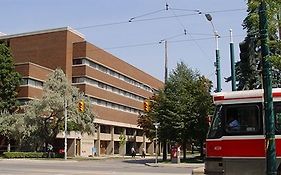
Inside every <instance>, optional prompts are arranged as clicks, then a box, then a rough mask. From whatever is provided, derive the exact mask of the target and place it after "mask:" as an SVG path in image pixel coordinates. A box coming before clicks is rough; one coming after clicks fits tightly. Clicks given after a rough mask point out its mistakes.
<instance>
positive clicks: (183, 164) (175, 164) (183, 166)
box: [145, 163, 204, 170]
mask: <svg viewBox="0 0 281 175" xmlns="http://www.w3.org/2000/svg"><path fill="white" fill-rule="evenodd" d="M145 165H146V166H150V167H176V168H196V169H199V168H201V167H202V168H203V170H204V164H198V163H197V164H195V163H194V164H187V163H174V164H172V163H145Z"/></svg>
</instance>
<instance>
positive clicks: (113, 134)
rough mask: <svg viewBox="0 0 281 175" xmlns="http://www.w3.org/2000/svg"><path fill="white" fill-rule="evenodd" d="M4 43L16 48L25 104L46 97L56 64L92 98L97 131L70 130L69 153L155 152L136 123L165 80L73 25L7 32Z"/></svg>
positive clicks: (21, 99)
mask: <svg viewBox="0 0 281 175" xmlns="http://www.w3.org/2000/svg"><path fill="white" fill-rule="evenodd" d="M0 41H2V42H3V41H5V42H6V43H7V44H8V46H9V47H10V48H11V51H12V54H13V57H14V61H15V65H16V70H17V71H18V72H20V74H21V75H22V76H23V82H22V84H21V86H20V91H19V95H18V99H19V100H20V101H21V102H22V103H25V102H26V101H28V100H32V99H37V98H40V97H41V96H42V87H43V84H44V81H45V80H46V79H47V77H48V74H49V73H51V72H52V71H54V70H55V69H56V68H61V69H62V70H63V71H64V72H65V74H66V76H67V78H68V79H69V80H70V81H71V82H72V85H73V86H76V87H78V88H79V89H80V90H82V91H83V92H84V93H85V95H86V96H88V97H90V99H91V102H92V104H93V111H94V112H95V113H96V114H97V118H96V119H95V123H97V126H98V127H97V132H96V133H95V134H94V135H81V134H80V133H77V132H71V133H69V135H68V136H67V138H68V155H71V156H76V155H77V156H89V155H91V154H92V151H93V150H96V153H97V155H102V154H121V153H122V154H123V153H129V152H130V148H131V147H132V146H134V147H135V148H136V150H137V151H139V150H140V149H141V148H143V147H145V148H146V150H147V152H148V153H153V152H154V144H153V143H152V142H151V141H149V140H148V139H147V138H146V137H145V135H144V134H143V132H142V130H141V128H139V127H138V126H137V118H138V115H139V113H142V111H143V101H144V100H145V99H146V98H147V97H149V96H151V95H152V94H153V90H157V89H159V88H162V87H163V82H161V81H160V80H158V79H156V78H154V77H152V76H150V75H149V74H147V73H145V72H143V71H141V70H139V69H137V68H136V67H134V66H132V65H130V64H128V63H126V62H124V61H122V60H121V59H119V58H117V57H115V56H113V55H111V54H110V53H108V52H106V51H104V50H102V49H100V48H98V47H96V46H94V45H93V44H91V43H89V42H87V41H86V40H85V38H84V36H83V35H82V34H80V33H79V32H77V31H75V30H73V29H71V28H69V27H65V28H58V29H51V30H42V31H35V32H29V33H22V34H14V35H4V36H0ZM122 133H123V134H124V135H125V136H126V140H127V142H126V145H124V146H120V144H119V142H120V139H119V137H120V135H121V134H122ZM123 134H122V135H123ZM63 138H64V136H63V134H59V135H58V136H57V140H58V145H55V146H57V147H61V146H63ZM93 148H94V149H93Z"/></svg>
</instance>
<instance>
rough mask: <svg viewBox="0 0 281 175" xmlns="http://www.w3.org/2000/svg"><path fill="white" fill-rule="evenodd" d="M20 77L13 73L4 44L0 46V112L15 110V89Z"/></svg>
mask: <svg viewBox="0 0 281 175" xmlns="http://www.w3.org/2000/svg"><path fill="white" fill-rule="evenodd" d="M20 81H21V76H20V74H19V73H18V72H16V71H15V66H14V62H13V57H12V54H11V52H10V49H9V48H8V47H7V46H6V45H5V44H0V111H4V110H7V111H8V112H9V113H12V112H14V111H15V110H16V105H17V103H16V101H17V100H16V97H17V88H18V87H19V84H20Z"/></svg>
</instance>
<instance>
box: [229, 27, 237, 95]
mask: <svg viewBox="0 0 281 175" xmlns="http://www.w3.org/2000/svg"><path fill="white" fill-rule="evenodd" d="M229 32H230V44H229V46H230V63H231V87H232V91H236V73H235V61H234V44H233V37H232V29H230V30H229Z"/></svg>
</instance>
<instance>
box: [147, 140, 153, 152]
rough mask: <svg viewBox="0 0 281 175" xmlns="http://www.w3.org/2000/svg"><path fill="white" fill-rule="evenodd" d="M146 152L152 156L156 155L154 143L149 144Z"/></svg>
mask: <svg viewBox="0 0 281 175" xmlns="http://www.w3.org/2000/svg"><path fill="white" fill-rule="evenodd" d="M146 152H147V153H148V154H150V155H153V154H154V142H150V143H148V147H147V149H146Z"/></svg>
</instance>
